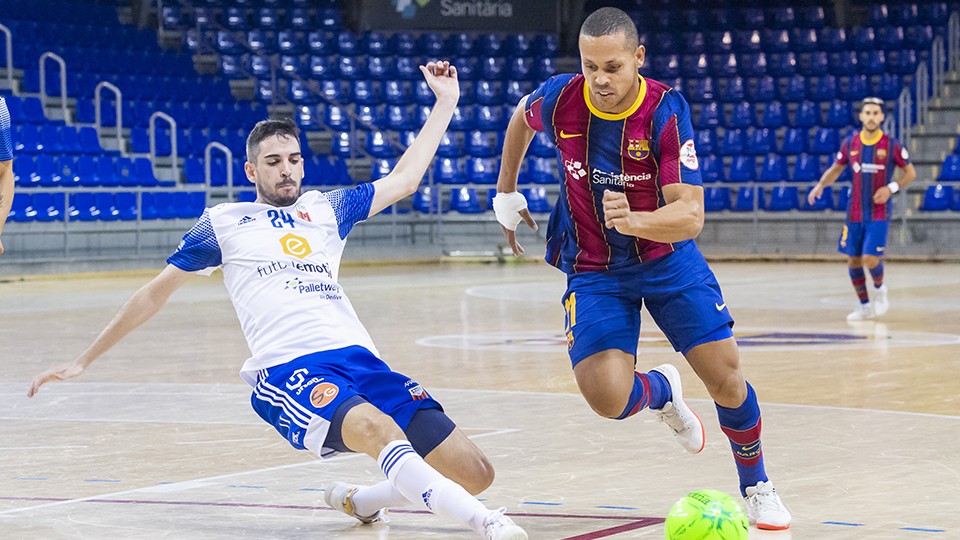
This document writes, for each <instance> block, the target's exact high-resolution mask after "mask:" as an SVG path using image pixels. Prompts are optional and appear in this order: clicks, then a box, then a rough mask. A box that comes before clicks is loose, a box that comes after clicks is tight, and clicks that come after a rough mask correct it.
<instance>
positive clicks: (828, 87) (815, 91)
mask: <svg viewBox="0 0 960 540" xmlns="http://www.w3.org/2000/svg"><path fill="white" fill-rule="evenodd" d="M806 96H807V99H809V100H810V101H831V100H834V99H836V97H837V79H836V77H834V76H833V75H824V76H822V77H816V78H811V79H807V92H806Z"/></svg>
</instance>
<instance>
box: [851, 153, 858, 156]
mask: <svg viewBox="0 0 960 540" xmlns="http://www.w3.org/2000/svg"><path fill="white" fill-rule="evenodd" d="M859 153H860V152H850V155H851V156H855V155H857V154H859Z"/></svg>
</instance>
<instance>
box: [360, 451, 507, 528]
mask: <svg viewBox="0 0 960 540" xmlns="http://www.w3.org/2000/svg"><path fill="white" fill-rule="evenodd" d="M377 463H378V464H379V465H380V469H381V470H382V471H383V473H384V474H385V475H387V480H389V481H390V483H391V484H392V485H393V487H395V488H396V489H397V491H399V492H400V493H402V494H403V496H404V497H406V498H407V500H409V501H410V502H412V503H414V504H416V505H418V506H421V507H422V506H425V507H426V508H427V509H428V510H430V511H431V512H433V513H434V514H437V515H438V516H440V517H443V518H446V519H449V520H451V521H456V522H458V523H461V524H463V525H466V526H467V527H470V528H471V529H473V530H474V531H476V532H477V533H478V534H483V520H484V518H486V517H487V516H488V515H489V514H490V510H489V509H488V508H487V507H486V506H484V505H483V504H482V503H481V502H480V501H478V500H477V499H476V497H474V496H473V495H470V494H469V493H467V490H465V489H463V487H462V486H460V485H459V484H457V483H456V482H454V481H453V480H450V479H449V478H446V477H445V476H443V475H442V474H440V473H439V472H437V470H436V469H434V468H433V467H431V466H430V465H428V464H427V462H426V461H424V460H423V458H421V457H420V456H419V455H417V453H416V452H415V451H414V449H413V447H412V446H410V443H409V442H407V441H405V440H398V441H393V442H391V443H390V444H388V445H387V446H386V447H385V448H384V449H383V450H382V451H381V452H380V457H379V458H377Z"/></svg>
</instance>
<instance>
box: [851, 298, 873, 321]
mask: <svg viewBox="0 0 960 540" xmlns="http://www.w3.org/2000/svg"><path fill="white" fill-rule="evenodd" d="M872 318H873V306H872V305H870V302H867V303H866V304H860V305H859V306H857V309H855V310H853V311H851V312H850V314H849V315H847V320H848V321H865V320H868V319H872Z"/></svg>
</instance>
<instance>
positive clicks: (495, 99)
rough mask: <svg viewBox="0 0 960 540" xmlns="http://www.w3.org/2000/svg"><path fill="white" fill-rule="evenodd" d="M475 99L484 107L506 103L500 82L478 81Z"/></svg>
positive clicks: (475, 88)
mask: <svg viewBox="0 0 960 540" xmlns="http://www.w3.org/2000/svg"><path fill="white" fill-rule="evenodd" d="M474 97H475V99H476V101H477V103H480V104H482V105H499V104H501V103H503V102H504V96H503V86H502V85H501V84H500V82H499V81H486V80H481V81H477V83H476V85H475V87H474Z"/></svg>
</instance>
